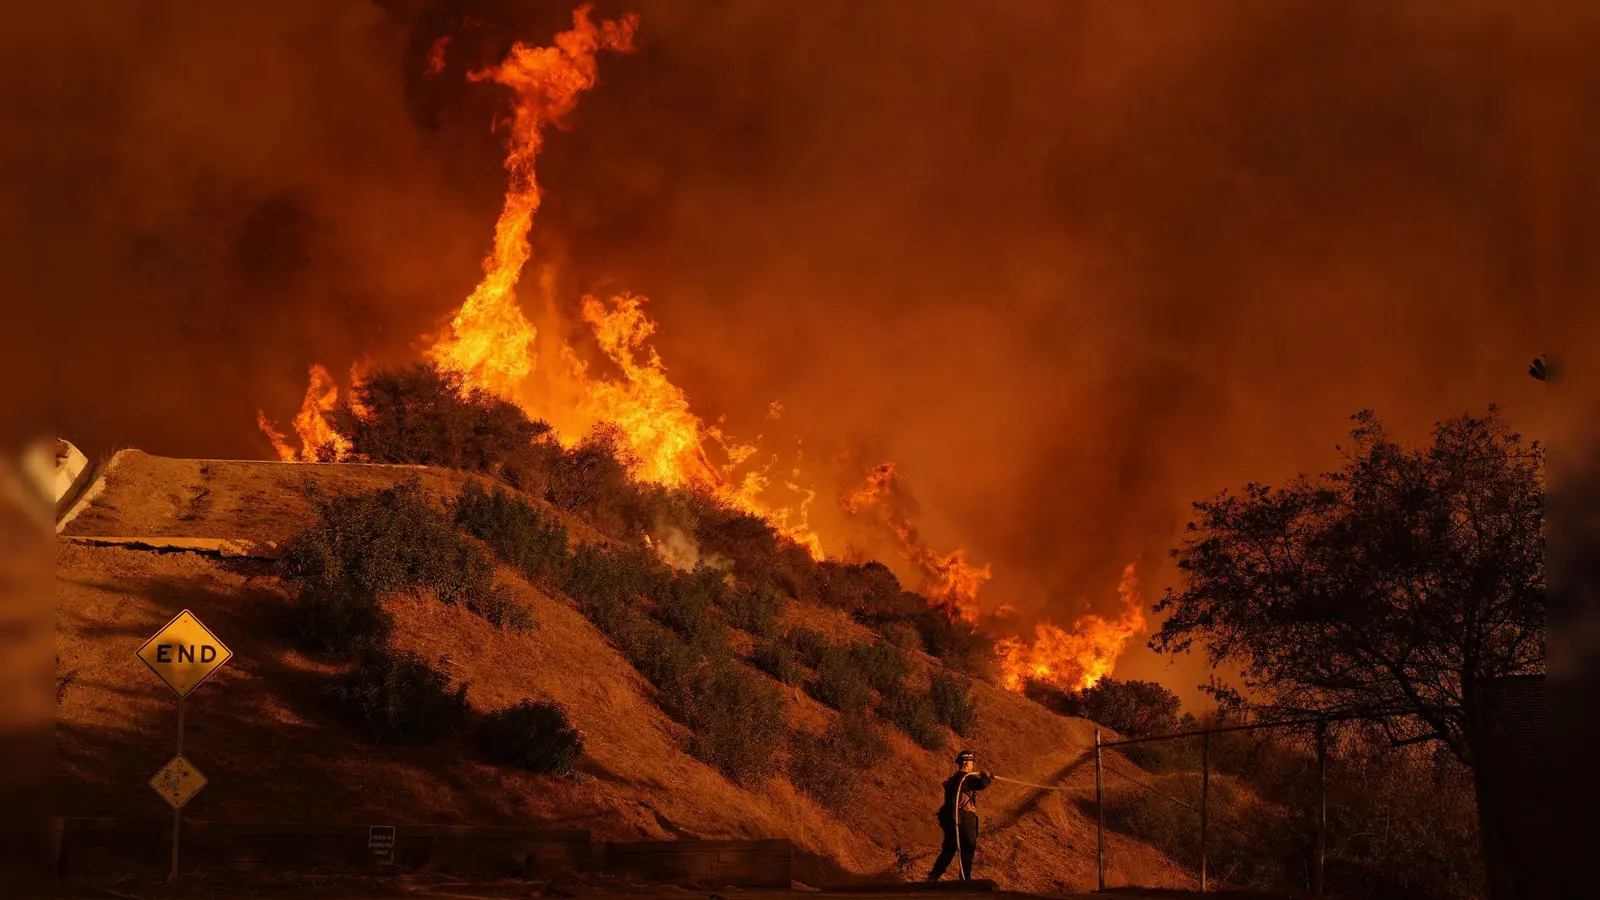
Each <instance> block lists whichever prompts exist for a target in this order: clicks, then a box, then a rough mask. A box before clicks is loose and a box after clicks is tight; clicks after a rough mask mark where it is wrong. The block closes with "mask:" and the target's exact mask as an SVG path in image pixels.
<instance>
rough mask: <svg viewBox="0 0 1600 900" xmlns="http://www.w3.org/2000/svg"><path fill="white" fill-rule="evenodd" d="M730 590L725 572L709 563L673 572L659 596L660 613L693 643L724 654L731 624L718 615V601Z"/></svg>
mask: <svg viewBox="0 0 1600 900" xmlns="http://www.w3.org/2000/svg"><path fill="white" fill-rule="evenodd" d="M727 593H728V589H727V586H726V585H725V584H723V581H722V573H721V572H718V571H716V570H715V569H711V568H708V567H706V566H697V567H696V568H695V569H694V570H693V571H691V572H677V573H672V574H670V575H668V576H666V577H665V578H664V579H662V582H661V587H660V589H659V590H658V591H657V592H656V595H655V605H656V609H655V611H656V615H657V616H658V617H659V618H660V619H661V621H662V622H664V623H666V625H667V626H668V627H670V628H671V629H672V630H673V631H676V632H677V633H678V634H680V635H682V636H683V639H684V640H686V641H688V642H689V644H690V646H692V647H695V648H696V649H698V650H701V651H703V652H708V653H721V652H722V648H723V647H725V646H726V645H727V642H728V629H727V625H726V624H725V623H723V621H722V619H721V618H719V617H718V616H717V613H716V606H717V603H718V602H719V601H720V600H721V599H722V598H723V597H724V596H725V595H727Z"/></svg>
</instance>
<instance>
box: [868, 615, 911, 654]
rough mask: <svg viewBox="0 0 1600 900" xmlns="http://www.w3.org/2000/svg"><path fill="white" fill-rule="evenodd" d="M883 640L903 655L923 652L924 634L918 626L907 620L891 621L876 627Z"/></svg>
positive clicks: (880, 623) (878, 624)
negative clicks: (918, 629)
mask: <svg viewBox="0 0 1600 900" xmlns="http://www.w3.org/2000/svg"><path fill="white" fill-rule="evenodd" d="M875 627H876V628H877V629H878V633H879V634H881V635H883V639H884V640H886V641H888V642H889V643H890V644H891V645H893V646H894V647H897V648H899V649H900V651H901V652H903V653H920V652H922V634H921V633H920V632H919V631H917V626H916V625H914V624H912V623H911V622H910V621H908V620H906V619H891V620H888V621H883V622H879V623H877V624H876V626H875Z"/></svg>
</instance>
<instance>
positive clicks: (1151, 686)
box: [1024, 678, 1181, 737]
mask: <svg viewBox="0 0 1600 900" xmlns="http://www.w3.org/2000/svg"><path fill="white" fill-rule="evenodd" d="M1024 693H1026V694H1027V696H1028V697H1030V698H1032V699H1033V700H1034V701H1036V702H1038V703H1040V704H1042V705H1043V706H1045V707H1046V708H1048V709H1051V710H1054V711H1055V712H1057V713H1060V714H1061V715H1064V716H1077V717H1079V718H1083V719H1090V720H1093V721H1095V722H1099V723H1100V724H1102V725H1106V726H1109V727H1111V728H1114V729H1116V730H1117V732H1118V733H1119V734H1122V735H1124V736H1125V737H1149V736H1152V735H1157V734H1171V733H1172V732H1175V731H1177V730H1178V710H1179V707H1180V706H1181V703H1180V702H1179V700H1178V695H1177V694H1174V693H1173V692H1172V691H1170V690H1167V689H1166V688H1165V687H1162V686H1161V685H1159V684H1157V683H1155V682H1154V681H1134V680H1128V681H1120V680H1118V679H1116V678H1102V679H1100V680H1099V681H1096V682H1095V683H1094V684H1093V685H1091V686H1089V687H1086V688H1079V689H1077V690H1062V689H1060V688H1057V687H1054V686H1053V685H1049V684H1046V683H1042V682H1029V683H1028V684H1027V685H1025V686H1024Z"/></svg>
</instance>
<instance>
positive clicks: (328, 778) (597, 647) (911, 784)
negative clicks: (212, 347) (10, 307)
mask: <svg viewBox="0 0 1600 900" xmlns="http://www.w3.org/2000/svg"><path fill="white" fill-rule="evenodd" d="M480 399H481V398H480ZM492 408H493V404H488V405H486V406H485V405H479V406H476V407H474V406H473V405H472V404H468V403H462V404H459V405H458V406H454V407H452V411H453V412H455V413H459V412H463V411H465V412H467V413H468V414H470V413H471V412H472V411H473V410H476V411H477V412H480V413H481V412H485V411H486V410H489V409H492ZM437 411H438V410H437V409H435V410H434V412H437ZM377 418H378V417H377V416H371V415H369V417H368V419H367V421H368V423H369V424H371V423H373V422H375V421H376V420H377ZM444 418H445V417H443V416H438V415H432V414H428V413H424V414H422V415H417V416H414V417H413V419H412V422H413V424H414V425H417V424H421V425H424V426H427V427H425V428H423V429H421V430H418V429H414V428H413V429H406V430H401V431H389V432H387V433H386V437H388V438H396V437H400V438H406V437H407V436H409V438H410V443H409V444H407V446H409V447H410V448H411V449H416V448H418V447H421V446H424V445H425V446H429V447H434V448H438V447H441V446H445V445H447V444H451V442H448V441H444V442H441V440H440V437H441V435H443V434H446V433H451V428H452V426H451V425H450V424H449V423H446V422H445V421H444ZM521 421H522V422H523V423H526V420H521ZM455 424H457V425H459V424H461V422H460V420H458V421H457V422H456V423H455ZM480 424H481V423H480ZM431 426H440V428H439V429H438V430H429V428H431ZM453 433H454V434H456V435H458V436H459V435H467V434H471V429H466V430H459V431H455V432H453ZM486 433H490V432H486V431H482V430H480V431H478V432H477V434H478V436H479V437H481V436H483V435H484V434H486ZM352 436H353V437H354V440H355V446H356V448H357V449H358V450H360V449H366V450H369V451H371V450H373V449H374V448H375V447H377V446H379V445H378V444H376V443H371V442H373V441H376V440H378V438H377V437H376V436H374V435H373V434H371V433H368V432H363V431H361V430H359V429H356V430H354V431H353V432H352ZM405 443H406V442H405V441H404V440H402V441H401V444H405ZM387 446H388V447H389V451H388V452H390V453H403V452H405V451H403V450H402V449H400V446H401V445H400V444H395V443H390V444H388V445H387ZM454 446H460V447H463V448H466V447H471V452H473V453H476V452H480V451H483V450H484V449H485V445H483V444H481V443H479V444H476V445H474V442H473V441H472V440H471V439H468V440H467V441H465V442H462V443H461V444H455V445H454ZM523 449H524V450H525V451H527V452H525V453H520V454H516V455H517V456H518V457H520V458H516V459H513V458H512V457H506V458H502V459H498V460H494V461H492V462H489V463H488V467H491V468H493V469H495V471H496V472H497V473H498V475H499V477H494V476H490V475H488V474H486V473H483V472H471V471H466V470H464V469H458V468H446V467H436V466H420V465H380V464H349V463H333V464H318V463H306V464H286V463H265V462H250V461H223V460H184V459H169V458H162V457H156V456H151V455H148V454H145V453H141V452H139V451H135V450H128V451H123V452H121V453H119V454H117V455H116V456H115V457H114V458H112V459H111V460H110V461H109V462H108V463H107V464H105V465H104V467H103V470H102V471H101V472H100V475H99V479H100V485H99V487H98V488H96V489H93V493H92V495H91V496H90V497H88V499H87V501H86V502H85V503H84V504H83V505H82V506H81V508H80V509H79V510H78V511H77V512H76V514H75V515H74V516H73V517H72V519H71V520H70V522H68V523H67V525H66V527H65V528H64V529H63V532H62V535H63V539H62V543H61V546H60V550H59V554H58V558H57V573H58V575H57V577H58V609H59V614H58V615H59V619H58V622H59V626H58V628H59V632H58V653H59V660H60V661H59V668H60V671H61V672H62V673H63V678H62V679H61V680H60V683H61V688H60V690H59V691H58V693H59V696H60V701H59V712H58V737H59V744H58V748H59V752H58V759H59V764H58V765H59V772H58V774H59V775H60V776H61V777H60V778H59V779H58V782H57V783H58V785H59V786H60V796H59V800H58V809H59V810H60V813H61V814H64V815H72V816H103V815H113V816H117V815H121V816H134V817H139V816H141V815H142V814H144V813H147V812H148V811H149V806H150V800H151V798H150V797H149V796H148V789H147V788H146V787H145V785H144V781H145V777H146V775H147V774H148V771H153V770H154V769H155V768H158V767H159V766H160V765H161V764H162V762H164V761H165V760H166V758H167V757H168V755H170V749H171V748H170V746H169V744H170V735H171V732H172V729H171V727H170V726H172V725H174V724H175V723H174V722H173V721H172V720H173V719H174V711H173V706H172V703H171V701H170V698H169V696H168V694H167V693H166V689H165V688H164V687H163V686H162V685H161V684H160V683H159V682H158V681H157V680H156V679H155V678H154V677H152V676H151V674H150V673H149V672H147V671H144V669H143V666H142V664H141V663H140V662H139V660H138V659H137V658H136V657H135V656H134V655H133V654H132V653H131V652H129V650H128V648H129V646H132V645H136V644H138V643H139V642H141V641H143V639H144V638H145V637H146V636H147V634H148V633H153V632H154V630H155V629H157V628H159V627H160V626H161V625H162V624H163V623H164V622H166V621H167V620H168V619H170V618H171V617H172V616H173V615H175V614H176V613H177V612H178V611H179V610H181V609H184V608H187V609H190V610H192V611H193V612H195V613H196V614H197V615H199V616H200V617H201V618H203V620H204V621H205V622H206V624H207V625H208V626H209V627H211V628H212V629H213V630H214V631H215V632H216V633H217V634H218V635H219V636H220V637H221V638H222V639H223V640H224V641H225V642H226V643H227V644H228V645H229V647H230V648H231V649H232V650H233V653H234V658H233V660H232V662H230V664H229V665H228V666H226V667H225V668H224V669H223V670H222V671H221V672H220V673H219V674H218V675H217V676H216V678H215V679H213V682H211V683H208V684H206V685H205V686H204V687H203V688H202V689H200V690H197V691H196V692H195V693H194V694H193V695H192V696H191V698H190V699H189V700H188V702H187V713H186V728H187V736H186V738H185V747H186V750H185V752H186V753H189V754H192V755H193V757H194V758H199V759H204V760H206V765H205V772H206V775H207V777H208V779H209V782H210V786H209V787H208V789H207V790H206V791H204V792H202V793H201V795H199V796H198V797H196V799H195V800H194V801H193V802H192V804H191V805H190V807H189V808H188V810H187V811H186V814H189V815H192V816H193V817H195V818H200V819H206V818H210V819H224V820H242V821H328V822H370V821H399V822H443V823H473V824H513V823H515V824H529V823H549V824H551V825H552V826H557V827H583V828H588V829H591V830H592V831H593V832H594V833H595V834H596V835H597V836H600V837H606V838H612V839H624V838H632V839H668V838H674V837H688V836H693V837H701V838H756V837H775V836H783V837H788V838H790V839H791V840H792V841H793V842H794V844H795V847H796V851H797V855H798V860H797V867H796V877H797V878H798V879H800V880H803V881H807V882H810V883H830V882H832V883H837V882H840V881H844V880H848V879H849V878H851V877H852V876H857V877H859V876H877V877H884V876H889V877H898V876H901V875H905V876H911V877H918V876H920V875H921V874H922V870H924V869H925V868H926V867H927V866H928V864H929V862H930V859H931V856H932V855H933V852H934V851H935V850H936V849H937V846H938V842H939V830H938V826H937V824H936V823H935V821H934V816H933V810H934V808H935V806H936V805H937V791H936V790H935V787H936V785H937V784H938V783H939V781H941V780H942V779H943V778H944V776H945V775H946V774H948V769H949V759H950V757H951V756H952V755H953V753H954V751H955V750H956V749H957V748H958V747H960V746H970V747H973V748H976V749H977V750H978V751H979V752H980V753H981V754H982V755H983V761H984V765H985V766H986V767H989V768H993V769H995V770H999V771H1004V772H1006V773H1008V774H1010V775H1012V776H1014V777H1015V778H1017V779H1019V780H1023V781H1031V782H1035V783H1038V784H1042V785H1048V786H1061V787H1063V790H1061V791H1057V792H1046V791H1042V790H1037V789H1034V788H1029V787H1023V786H1018V785H1014V784H1013V785H998V784H997V785H996V786H995V787H993V788H992V789H991V790H990V791H989V792H988V794H987V796H986V797H985V801H984V802H985V810H984V815H985V820H986V823H987V824H986V826H985V828H986V841H987V844H986V846H987V848H988V849H987V850H986V851H985V852H986V854H988V856H987V858H988V859H990V860H991V861H992V869H991V871H993V872H994V873H995V875H994V877H996V878H997V879H998V880H999V881H1000V882H1001V883H1002V884H1004V885H1006V886H1008V887H1014V888H1018V889H1033V890H1051V889H1055V890H1060V889H1062V888H1064V887H1070V888H1075V889H1087V888H1088V887H1091V886H1092V885H1093V884H1094V880H1095V879H1094V855H1093V847H1094V822H1093V818H1092V815H1090V814H1086V813H1085V812H1084V811H1083V806H1082V804H1083V803H1084V801H1085V799H1086V798H1091V797H1092V796H1093V774H1092V771H1093V765H1092V757H1093V751H1092V748H1093V737H1092V733H1093V729H1094V725H1093V724H1092V723H1090V722H1088V721H1085V720H1082V719H1072V718H1066V717H1062V716H1058V715H1056V714H1054V713H1052V712H1049V711H1047V710H1046V709H1045V708H1043V707H1041V706H1040V705H1038V704H1036V703H1035V702H1033V701H1032V700H1029V699H1027V698H1025V697H1024V696H1022V695H1021V694H1019V693H1017V692H1015V691H1010V690H1006V689H1004V688H1002V687H999V686H997V685H995V684H993V683H991V681H989V680H985V679H986V678H989V679H992V678H993V677H994V676H993V675H992V674H991V673H989V672H987V671H986V670H985V668H984V667H985V661H986V659H988V655H987V648H986V647H985V646H984V641H983V638H982V636H981V635H980V634H979V633H977V632H976V631H974V630H973V629H972V628H971V627H970V626H966V625H964V623H963V622H962V621H961V619H960V617H959V615H956V614H954V613H953V612H952V611H950V610H947V609H942V608H937V607H929V606H928V605H927V603H926V602H925V601H923V600H922V599H921V598H920V597H918V596H917V595H915V594H910V593H908V592H904V591H902V590H901V589H900V588H899V586H898V584H897V583H896V581H895V578H894V576H893V575H892V574H890V573H889V572H888V571H887V570H886V569H884V568H883V567H882V566H878V565H873V564H868V565H845V564H839V563H817V562H815V561H814V560H812V559H811V557H810V556H809V555H808V554H807V553H805V552H804V550H803V549H802V548H800V547H799V546H798V545H796V544H794V543H793V542H791V541H789V540H788V539H786V538H783V537H782V536H781V535H778V534H777V533H776V532H775V531H774V530H773V529H772V528H770V527H769V526H766V525H765V524H764V523H762V522H761V520H759V519H757V518H755V517H753V516H751V515H749V514H747V513H741V512H738V511H736V510H731V509H729V508H727V507H726V506H723V505H720V504H718V503H717V502H715V500H714V499H713V498H708V497H705V496H703V495H693V494H689V493H678V494H675V495H669V494H664V493H662V492H658V491H651V490H649V489H646V488H641V486H640V485H639V484H638V483H637V482H634V481H632V480H630V479H628V478H627V477H626V476H625V474H624V472H623V469H622V468H621V466H620V465H619V464H617V463H616V461H615V459H614V457H612V456H610V455H609V451H603V450H601V449H600V448H595V447H589V448H582V449H577V450H573V451H566V452H563V451H561V449H560V448H559V447H555V446H552V445H550V444H549V443H539V442H535V443H530V444H528V445H526V447H525V448H523ZM536 454H542V460H543V461H542V463H541V462H539V461H538V460H536V459H535V455H536ZM489 455H490V456H493V455H494V453H493V452H492V451H490V452H489ZM478 461H479V462H480V463H484V462H488V461H487V460H485V459H484V458H481V457H480V458H479V460H478ZM470 467H471V466H470V465H469V466H468V468H470ZM513 472H514V473H515V474H514V475H512V473H513ZM508 480H515V481H517V482H519V483H520V484H522V485H524V487H526V486H528V485H530V484H531V483H533V482H535V481H538V482H540V483H542V484H543V485H544V487H543V488H542V489H541V490H537V491H525V490H519V489H518V488H516V487H513V486H511V484H509V483H508ZM552 498H555V499H559V500H560V501H561V502H560V503H552V502H550V499H552ZM696 504H698V506H696ZM672 505H677V506H678V509H677V510H676V515H677V516H678V519H677V522H678V523H680V524H681V525H682V530H681V531H674V532H673V533H672V534H671V535H670V536H668V537H664V538H662V539H661V540H660V541H657V540H656V539H652V538H650V537H649V536H648V534H647V532H644V531H634V530H633V528H634V526H633V525H631V524H629V522H628V519H629V517H630V516H639V515H646V516H649V517H652V518H659V517H661V516H663V515H665V514H666V510H667V508H668V507H669V506H672ZM630 533H631V534H634V535H635V537H633V538H631V539H630V538H629V537H628V535H629V534H630ZM206 542H210V543H206ZM666 543H671V544H672V545H673V549H671V550H667V549H666V548H665V546H664V545H665V544H666ZM658 550H659V551H660V552H658ZM974 674H976V675H979V676H980V677H976V678H974V677H972V675H974ZM1086 764H1087V765H1086ZM1124 765H1128V764H1126V763H1124ZM1130 768H1131V766H1130ZM1110 841H1111V845H1112V850H1113V852H1112V854H1111V856H1110V860H1111V867H1112V868H1111V871H1110V877H1112V878H1114V879H1115V880H1116V882H1118V883H1143V884H1150V883H1161V884H1182V883H1186V882H1187V880H1188V878H1189V876H1188V874H1187V873H1186V872H1185V871H1184V870H1183V868H1182V867H1180V866H1178V865H1176V864H1174V863H1172V862H1171V861H1169V860H1168V859H1166V858H1165V857H1164V856H1163V855H1162V854H1161V853H1159V852H1157V851H1155V850H1153V849H1151V848H1149V847H1147V846H1145V845H1143V844H1140V843H1138V842H1136V841H1133V840H1131V839H1127V838H1124V837H1122V836H1118V835H1112V836H1111V838H1110Z"/></svg>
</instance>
